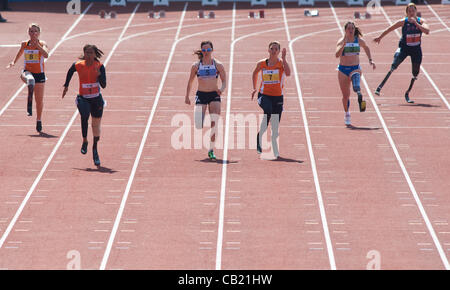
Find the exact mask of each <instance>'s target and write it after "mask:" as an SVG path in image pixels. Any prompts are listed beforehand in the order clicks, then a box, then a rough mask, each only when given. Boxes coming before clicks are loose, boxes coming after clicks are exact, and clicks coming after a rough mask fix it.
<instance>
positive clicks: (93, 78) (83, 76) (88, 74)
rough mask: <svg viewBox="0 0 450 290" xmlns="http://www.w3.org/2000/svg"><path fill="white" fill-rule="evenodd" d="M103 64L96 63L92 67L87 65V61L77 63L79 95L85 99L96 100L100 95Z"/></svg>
mask: <svg viewBox="0 0 450 290" xmlns="http://www.w3.org/2000/svg"><path fill="white" fill-rule="evenodd" d="M101 66H102V64H101V63H100V62H99V61H95V62H94V63H93V64H92V65H89V66H88V65H86V61H85V60H80V61H77V62H76V63H75V69H76V70H77V73H78V78H79V80H80V87H79V94H80V95H81V96H83V97H85V98H95V97H97V96H98V95H99V94H100V83H99V82H98V73H99V71H100V67H101Z"/></svg>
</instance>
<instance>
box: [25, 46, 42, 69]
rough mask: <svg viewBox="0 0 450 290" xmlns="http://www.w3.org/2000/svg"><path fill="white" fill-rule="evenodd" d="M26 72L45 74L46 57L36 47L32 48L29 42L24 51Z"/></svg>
mask: <svg viewBox="0 0 450 290" xmlns="http://www.w3.org/2000/svg"><path fill="white" fill-rule="evenodd" d="M23 53H24V58H25V60H24V70H26V71H29V72H31V73H34V74H36V73H43V72H44V56H43V55H42V53H41V51H40V50H39V49H37V48H36V47H35V46H31V45H30V42H29V41H28V42H27V43H26V44H25V47H24V50H23Z"/></svg>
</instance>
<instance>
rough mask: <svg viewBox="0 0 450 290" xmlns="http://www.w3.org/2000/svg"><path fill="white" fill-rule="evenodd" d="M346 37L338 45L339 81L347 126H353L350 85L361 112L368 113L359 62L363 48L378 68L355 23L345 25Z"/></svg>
mask: <svg viewBox="0 0 450 290" xmlns="http://www.w3.org/2000/svg"><path fill="white" fill-rule="evenodd" d="M344 30H345V33H344V36H342V37H341V38H340V39H339V40H338V42H337V45H336V54H335V56H336V58H339V65H338V81H339V86H340V88H341V92H342V105H343V107H344V111H345V117H344V122H345V125H347V126H350V125H351V117H350V111H349V107H350V84H351V86H352V88H353V91H354V92H355V93H356V94H357V96H358V104H359V111H360V112H364V111H366V101H364V99H363V96H362V93H361V73H362V72H361V66H360V62H359V54H360V51H361V47H362V48H363V49H364V51H365V53H366V55H367V57H368V58H369V63H370V65H371V66H372V68H373V69H375V68H376V66H375V63H374V62H373V61H372V57H371V53H370V49H369V47H368V46H367V44H366V42H365V41H364V39H363V38H362V33H361V30H360V29H359V28H358V27H357V26H356V25H355V23H353V22H351V21H348V22H347V23H346V24H345V25H344Z"/></svg>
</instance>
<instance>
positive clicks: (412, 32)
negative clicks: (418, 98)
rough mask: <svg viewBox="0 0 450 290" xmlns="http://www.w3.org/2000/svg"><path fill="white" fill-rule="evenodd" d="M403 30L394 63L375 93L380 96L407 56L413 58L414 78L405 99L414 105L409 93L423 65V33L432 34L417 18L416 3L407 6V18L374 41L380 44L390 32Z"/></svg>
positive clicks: (422, 20) (399, 21)
mask: <svg viewBox="0 0 450 290" xmlns="http://www.w3.org/2000/svg"><path fill="white" fill-rule="evenodd" d="M400 27H401V28H402V37H401V38H400V42H399V44H398V49H397V51H396V52H395V54H394V61H393V62H392V65H391V69H390V70H389V72H388V73H387V75H386V76H385V78H384V79H383V81H382V82H381V83H380V85H379V86H378V88H377V89H376V91H375V94H376V95H380V91H381V89H382V88H383V86H384V84H385V83H386V81H387V80H388V79H389V77H390V76H391V74H392V72H393V71H394V70H395V69H397V67H398V66H399V65H400V64H401V63H402V62H403V61H404V60H405V58H406V57H407V56H410V57H411V64H412V78H411V82H410V83H409V87H408V89H407V90H406V92H405V99H406V101H407V102H408V103H414V101H412V100H410V99H409V92H410V91H411V89H412V87H413V85H414V82H415V81H416V80H417V76H418V75H419V71H420V65H421V63H422V47H421V43H422V33H425V34H428V33H430V28H429V27H428V24H427V23H425V20H424V19H423V18H421V17H417V7H416V5H415V4H414V3H409V4H408V5H407V6H406V17H405V18H402V19H400V20H398V21H397V22H396V23H394V24H392V25H391V26H390V27H388V28H387V29H386V30H385V31H383V33H381V35H380V36H379V37H377V38H375V39H374V41H375V42H376V43H380V41H381V39H382V38H383V37H385V36H386V35H387V34H388V33H389V32H391V31H394V30H395V29H397V28H400Z"/></svg>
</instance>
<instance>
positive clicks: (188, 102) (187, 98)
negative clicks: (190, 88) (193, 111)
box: [184, 96, 191, 105]
mask: <svg viewBox="0 0 450 290" xmlns="http://www.w3.org/2000/svg"><path fill="white" fill-rule="evenodd" d="M184 103H185V104H187V105H190V104H191V100H190V99H189V97H188V96H186V98H184Z"/></svg>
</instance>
